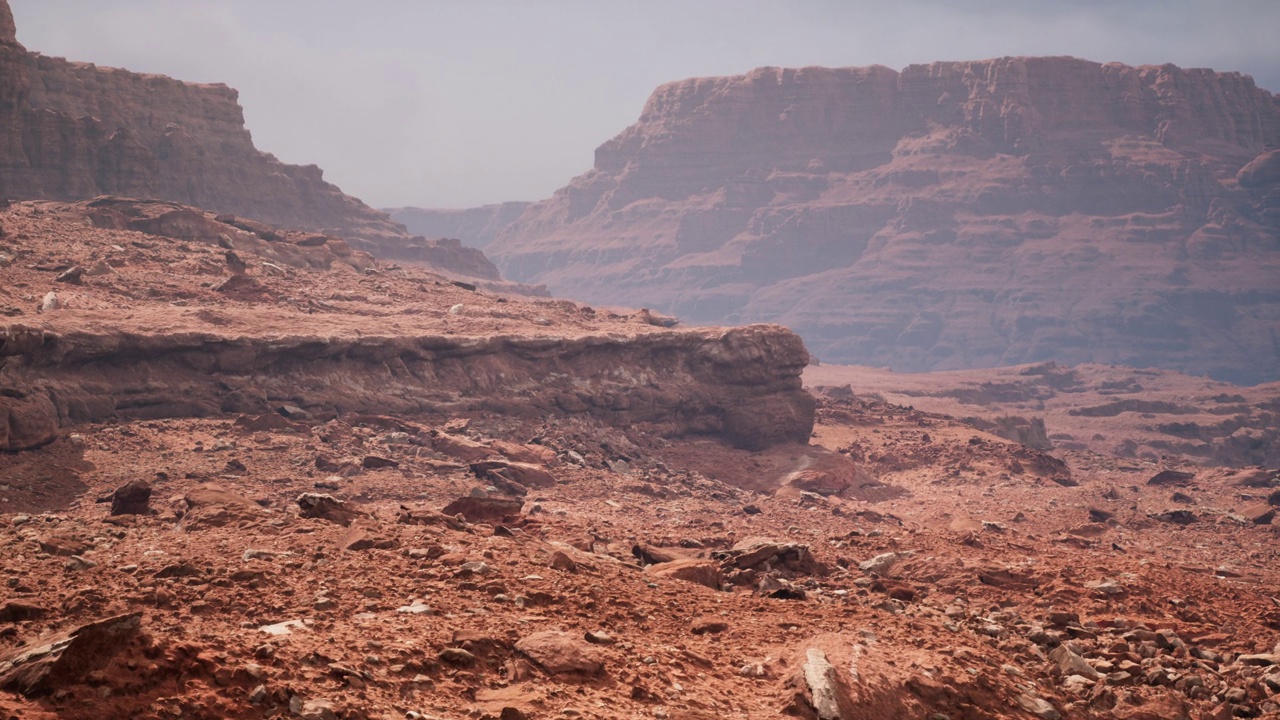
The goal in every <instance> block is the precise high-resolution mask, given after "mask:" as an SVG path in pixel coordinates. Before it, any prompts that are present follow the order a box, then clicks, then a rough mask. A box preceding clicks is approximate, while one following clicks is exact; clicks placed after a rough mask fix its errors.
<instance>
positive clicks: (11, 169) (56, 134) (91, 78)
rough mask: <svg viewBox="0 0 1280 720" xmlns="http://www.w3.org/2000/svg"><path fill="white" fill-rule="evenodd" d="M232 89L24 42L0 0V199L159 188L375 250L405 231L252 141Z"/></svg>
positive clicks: (155, 191)
mask: <svg viewBox="0 0 1280 720" xmlns="http://www.w3.org/2000/svg"><path fill="white" fill-rule="evenodd" d="M237 98H238V93H237V92H236V91H235V90H234V89H232V88H229V87H227V86H225V85H220V84H219V85H200V84H193V83H184V82H180V81H178V80H173V79H171V78H167V77H163V76H159V75H142V74H138V73H133V72H130V71H128V70H122V69H119V68H106V67H98V66H96V65H93V64H90V63H83V62H71V61H68V60H64V59H62V58H55V57H45V56H43V55H40V54H39V53H35V52H28V51H27V50H26V48H24V47H23V46H22V45H21V44H20V43H18V41H17V38H16V32H15V27H14V23H13V14H12V13H11V12H10V10H9V5H8V2H7V0H0V198H9V199H57V200H82V199H89V198H93V197H96V196H98V195H123V196H130V197H144V198H159V199H163V200H171V201H176V202H180V203H186V204H191V205H197V206H199V207H202V208H205V209H208V210H213V211H217V212H220V213H232V214H236V215H241V216H244V217H249V218H253V219H255V220H260V221H263V222H267V223H272V224H275V225H280V226H284V227H296V228H302V229H306V230H312V231H317V232H324V233H328V234H332V235H340V236H343V237H347V238H351V239H354V240H357V241H366V242H368V243H370V246H369V247H370V248H376V249H379V250H385V249H389V248H391V247H393V246H398V245H401V244H403V243H404V242H406V241H408V240H409V237H410V235H409V233H407V232H406V231H405V229H404V227H403V226H401V225H399V224H397V223H395V222H393V221H392V220H391V219H390V218H389V217H387V215H386V214H385V213H382V212H380V211H377V210H374V209H373V208H371V207H369V206H368V205H365V204H364V203H363V202H361V201H360V200H358V199H356V198H353V197H350V196H348V195H344V194H343V193H342V191H341V190H339V189H338V188H337V187H335V186H334V185H332V184H330V183H328V182H325V180H324V178H323V175H322V172H321V170H320V168H318V167H316V166H314V165H307V166H298V165H286V164H284V163H281V162H280V161H279V160H277V159H276V158H275V157H273V156H272V155H270V154H267V153H264V152H262V151H260V150H258V149H257V148H255V147H254V145H253V138H252V137H251V136H250V134H249V130H248V129H247V128H246V127H245V124H244V112H243V110H242V109H241V108H240V105H239V103H238V101H237ZM390 241H395V242H394V243H392V242H390ZM366 249H368V248H366Z"/></svg>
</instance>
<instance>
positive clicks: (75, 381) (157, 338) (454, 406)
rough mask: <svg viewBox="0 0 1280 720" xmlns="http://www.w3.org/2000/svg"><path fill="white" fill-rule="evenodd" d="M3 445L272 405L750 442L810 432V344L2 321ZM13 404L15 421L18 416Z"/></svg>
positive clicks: (782, 339)
mask: <svg viewBox="0 0 1280 720" xmlns="http://www.w3.org/2000/svg"><path fill="white" fill-rule="evenodd" d="M0 360H3V361H4V362H3V363H0V380H3V384H4V386H5V387H6V395H0V420H4V419H5V418H6V417H8V418H9V423H8V424H7V425H6V424H4V423H0V450H18V449H23V448H24V447H32V446H36V445H39V444H41V443H42V442H47V441H48V440H50V439H52V438H53V436H54V434H55V433H56V432H57V429H58V428H59V427H60V426H65V425H70V424H74V423H77V422H85V421H94V420H102V419H107V418H116V417H120V418H161V417H208V416H216V415H219V414H221V413H237V412H247V413H261V412H269V411H270V408H271V407H272V406H273V405H278V404H279V403H280V402H282V401H288V402H291V403H295V404H297V405H299V406H301V407H302V408H304V409H306V410H308V411H311V412H312V413H313V414H316V415H319V416H324V415H330V416H332V415H334V414H339V415H341V414H345V413H380V414H381V413H385V414H410V415H413V414H429V413H442V414H444V413H448V414H458V413H466V412H468V411H478V410H490V411H496V412H503V413H506V414H511V415H529V416H532V417H539V416H545V415H547V414H559V415H583V416H590V417H595V418H599V419H601V420H603V421H605V422H608V423H610V424H614V425H618V426H623V427H631V426H638V427H642V428H646V429H648V430H650V431H652V432H656V433H659V434H662V435H668V436H676V435H715V436H719V437H723V438H724V439H726V440H728V441H729V442H731V443H733V444H735V445H738V446H740V447H745V448H764V447H767V446H770V445H774V444H777V443H781V442H807V440H808V437H809V433H810V432H811V430H812V428H813V416H814V400H813V398H812V396H810V395H809V394H808V393H806V392H805V391H804V390H803V389H801V385H800V372H801V370H803V368H804V366H805V364H806V363H807V362H808V353H807V352H806V351H805V349H804V345H803V344H802V343H801V342H800V338H799V337H797V336H796V335H795V334H794V333H791V332H790V331H788V330H786V329H785V328H780V327H776V326H759V325H758V326H750V327H743V328H737V329H731V330H724V329H689V330H681V331H670V332H663V333H642V334H637V335H632V336H619V335H613V334H611V335H598V336H585V337H578V338H572V339H567V338H563V337H552V336H548V337H523V336H490V337H474V336H444V335H440V336H408V335H389V336H377V335H363V336H361V337H344V338H340V337H325V336H311V335H306V336H296V337H280V336H272V337H227V336H225V335H215V334H211V333H156V334H143V333H133V332H124V331H106V330H104V331H103V332H101V333H94V332H70V333H66V334H58V333H48V332H38V331H33V330H31V329H30V328H26V327H23V326H17V325H11V326H6V327H0ZM14 418H17V419H18V420H17V422H15V421H14Z"/></svg>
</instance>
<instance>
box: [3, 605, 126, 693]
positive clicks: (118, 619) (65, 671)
mask: <svg viewBox="0 0 1280 720" xmlns="http://www.w3.org/2000/svg"><path fill="white" fill-rule="evenodd" d="M141 626H142V613H130V614H127V615H117V616H115V617H111V618H107V619H105V620H99V621H97V622H91V623H87V624H85V625H80V626H79V627H76V628H73V629H71V630H68V631H64V632H59V633H55V634H52V635H47V636H44V637H42V638H40V639H38V640H35V641H34V642H32V643H30V644H28V645H25V646H23V647H20V648H16V649H14V650H10V651H7V652H4V653H3V654H0V688H3V689H5V690H10V691H13V692H17V693H21V694H23V695H26V696H29V697H35V696H40V695H46V694H49V693H52V692H55V691H56V690H58V689H60V688H63V687H66V686H68V685H71V684H73V683H75V682H77V681H79V679H80V678H81V677H83V676H84V675H85V674H87V673H89V672H91V671H93V670H96V669H98V668H101V667H103V666H105V665H106V664H107V663H109V662H110V661H111V658H112V657H114V656H115V654H116V653H117V652H119V651H120V650H122V649H123V648H124V646H125V645H126V644H127V643H128V641H129V640H130V639H131V638H133V636H134V635H136V634H137V633H138V631H139V628H141Z"/></svg>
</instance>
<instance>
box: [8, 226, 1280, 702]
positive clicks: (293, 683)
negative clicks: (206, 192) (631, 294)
mask: <svg viewBox="0 0 1280 720" xmlns="http://www.w3.org/2000/svg"><path fill="white" fill-rule="evenodd" d="M104 203H105V204H99V205H97V206H95V205H94V204H93V203H73V204H60V203H20V204H16V205H14V206H12V207H10V208H8V209H7V210H5V211H4V212H0V227H3V228H4V230H3V236H2V237H0V263H3V265H4V268H3V272H4V274H5V277H6V280H7V281H8V282H6V283H5V284H4V285H3V286H0V312H3V313H4V314H5V315H6V316H7V317H6V318H5V325H4V328H5V329H4V333H3V334H2V335H0V338H2V342H0V383H2V386H3V387H4V388H5V390H4V392H3V394H0V408H3V409H4V410H3V414H0V417H3V418H5V421H6V425H5V427H6V434H5V435H3V437H4V442H5V443H6V448H7V449H8V450H9V452H5V453H3V454H0V483H2V484H0V508H3V510H0V576H2V577H3V583H2V584H0V688H2V691H0V710H3V716H4V717H14V718H24V719H26V718H53V717H59V718H104V717H121V718H123V717H138V718H177V717H184V718H265V717H300V718H307V719H309V720H315V719H327V718H464V717H475V718H500V719H503V720H513V719H519V718H554V717H593V718H628V717H630V718H685V719H693V718H725V717H729V718H772V717H778V716H780V715H793V716H798V717H808V718H823V719H827V720H829V719H833V718H841V719H850V718H863V717H902V718H931V719H933V720H938V719H940V718H950V719H952V720H958V719H960V718H1035V717H1039V718H1134V719H1155V718H1161V719H1163V718H1187V719H1190V718H1222V719H1223V720H1225V719H1226V718H1230V717H1264V716H1277V715H1280V704H1278V703H1280V695H1278V694H1277V693H1278V692H1280V648H1277V641H1280V601H1277V600H1276V598H1277V597H1280V578H1278V577H1277V574H1276V568H1277V567H1278V565H1277V560H1278V559H1280V558H1277V550H1276V548H1277V541H1278V540H1280V537H1278V536H1277V534H1276V527H1277V526H1276V525H1275V524H1274V518H1275V513H1276V509H1277V506H1278V505H1280V479H1278V478H1277V474H1276V472H1275V471H1274V470H1271V469H1266V468H1257V467H1252V468H1230V467H1218V468H1212V469H1209V468H1205V467H1201V466H1198V465H1195V464H1193V463H1191V462H1187V461H1185V460H1182V459H1179V460H1177V461H1176V462H1173V464H1172V465H1170V464H1168V461H1165V463H1166V464H1161V461H1159V460H1158V459H1157V461H1155V462H1151V461H1147V460H1144V459H1142V458H1140V457H1135V458H1128V459H1116V458H1114V457H1111V456H1108V455H1104V454H1099V453H1096V452H1092V451H1090V450H1089V448H1087V447H1081V448H1078V449H1064V448H1057V449H1055V450H1054V451H1053V452H1052V453H1046V452H1042V451H1040V450H1036V449H1033V448H1031V447H1029V446H1028V445H1026V444H1022V443H1018V442H1014V441H1011V440H1008V439H1006V438H1003V437H999V436H997V435H995V434H992V433H989V432H986V431H983V430H980V429H977V428H975V427H974V426H973V425H972V424H963V423H960V422H958V421H956V420H953V419H951V418H950V417H947V416H945V415H941V414H936V413H931V412H925V411H924V410H922V409H916V408H912V407H909V406H907V405H905V404H898V403H893V402H886V401H885V400H884V399H883V398H877V397H875V396H872V395H867V394H860V393H859V392H858V391H855V390H854V389H852V388H843V389H841V388H835V389H828V390H823V391H822V392H821V393H820V394H819V395H818V396H817V398H816V399H815V398H814V397H813V396H811V395H809V394H808V393H806V392H804V391H803V390H802V389H801V386H800V372H801V370H802V369H803V367H804V364H805V362H807V359H808V358H807V354H805V353H804V352H803V350H804V348H803V347H802V346H801V345H800V344H799V343H798V341H796V339H795V336H794V335H792V334H790V333H789V332H787V331H786V330H783V329H781V328H776V327H770V326H757V327H750V328H741V329H737V330H729V331H726V330H714V329H684V328H681V327H680V326H678V325H675V326H672V325H673V321H672V320H671V319H670V318H665V317H663V316H660V315H657V314H655V313H652V312H648V311H640V312H630V313H621V312H610V311H606V310H599V309H594V308H590V307H588V306H584V305H580V304H576V303H571V302H566V301H549V300H542V301H538V300H529V299H520V298H518V297H507V296H503V295H501V294H498V293H495V292H493V291H486V290H483V289H481V288H477V287H475V286H474V285H473V284H471V283H467V282H465V281H461V280H456V279H453V280H451V279H450V278H448V277H446V276H444V275H440V274H435V273H431V272H429V271H427V270H423V269H417V268H411V267H401V266H397V265H393V264H389V263H386V262H380V261H376V260H374V259H373V258H372V257H370V256H368V255H365V254H363V253H361V252H359V251H354V250H351V249H350V248H349V247H347V246H345V245H344V244H343V243H342V242H341V241H340V240H337V239H336V238H328V237H325V236H316V235H310V234H305V233H284V232H280V231H275V230H272V229H271V228H264V227H262V226H257V225H253V224H248V223H244V222H243V221H240V220H238V219H231V218H223V219H221V220H220V219H218V218H217V217H216V216H213V215H212V214H210V213H203V212H200V211H197V210H193V209H190V208H175V207H173V206H168V205H163V204H155V203H127V202H123V201H114V200H113V201H104ZM104 207H105V208H107V209H109V210H111V212H105V211H104ZM112 213H114V214H112ZM122 218H123V219H122ZM233 221H234V222H233ZM135 223H136V224H135ZM241 225H243V226H244V227H240V226H241ZM139 228H145V229H139ZM244 228H249V229H244ZM921 397H925V396H924V395H921ZM993 429H998V428H993ZM1032 444H1034V443H1032Z"/></svg>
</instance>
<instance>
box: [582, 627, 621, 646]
mask: <svg viewBox="0 0 1280 720" xmlns="http://www.w3.org/2000/svg"><path fill="white" fill-rule="evenodd" d="M584 639H585V640H586V641H587V642H589V643H591V644H592V645H612V644H613V642H614V640H613V636H611V635H610V634H609V633H607V632H605V631H603V630H595V631H588V632H587V634H586V635H585V636H584Z"/></svg>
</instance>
